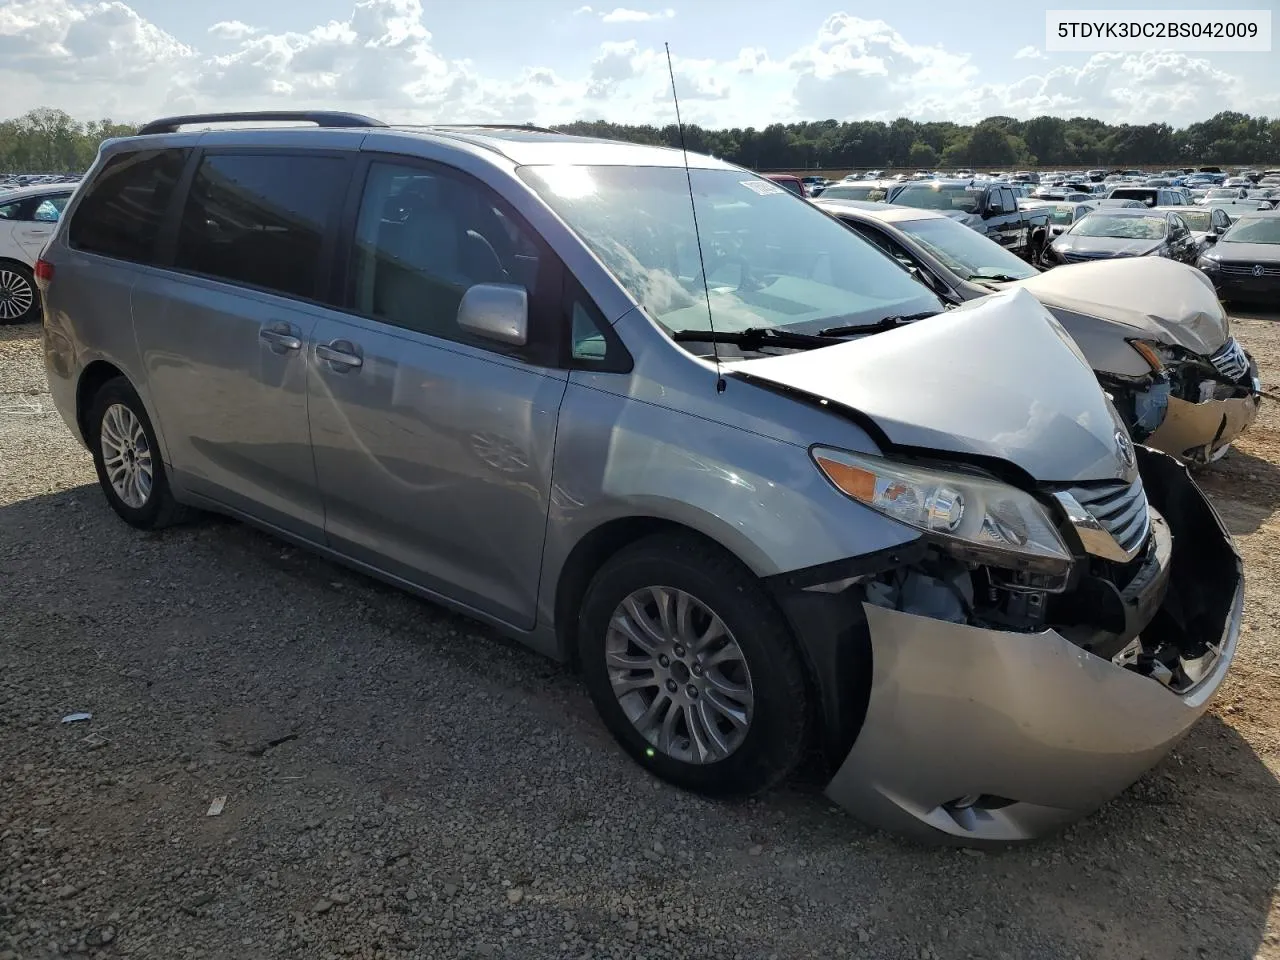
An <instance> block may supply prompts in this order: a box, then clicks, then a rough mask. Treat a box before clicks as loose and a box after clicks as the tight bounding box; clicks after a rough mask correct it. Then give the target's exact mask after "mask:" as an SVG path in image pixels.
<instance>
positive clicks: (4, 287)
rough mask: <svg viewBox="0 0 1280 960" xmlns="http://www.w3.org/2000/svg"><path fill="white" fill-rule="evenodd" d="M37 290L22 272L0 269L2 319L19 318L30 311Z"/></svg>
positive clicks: (0, 310) (0, 315)
mask: <svg viewBox="0 0 1280 960" xmlns="http://www.w3.org/2000/svg"><path fill="white" fill-rule="evenodd" d="M35 302H36V291H35V288H33V287H32V286H31V284H30V282H29V281H28V280H27V278H26V277H24V276H23V275H22V274H20V273H18V272H17V271H15V270H0V320H17V319H18V318H19V317H23V316H26V314H27V313H28V312H30V310H31V307H32V305H33V304H34V303H35Z"/></svg>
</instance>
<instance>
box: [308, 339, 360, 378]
mask: <svg viewBox="0 0 1280 960" xmlns="http://www.w3.org/2000/svg"><path fill="white" fill-rule="evenodd" d="M316 356H317V357H319V358H320V359H321V360H327V361H328V362H329V366H330V367H331V368H332V369H334V370H337V371H342V370H357V369H359V368H360V367H362V366H364V358H363V357H361V356H360V348H359V347H357V346H356V345H355V344H354V343H352V342H351V341H350V340H331V341H330V342H329V343H320V344H317V345H316Z"/></svg>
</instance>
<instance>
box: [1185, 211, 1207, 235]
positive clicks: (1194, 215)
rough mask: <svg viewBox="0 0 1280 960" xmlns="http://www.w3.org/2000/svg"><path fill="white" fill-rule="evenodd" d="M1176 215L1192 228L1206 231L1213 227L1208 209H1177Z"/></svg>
mask: <svg viewBox="0 0 1280 960" xmlns="http://www.w3.org/2000/svg"><path fill="white" fill-rule="evenodd" d="M1178 216H1180V217H1182V219H1183V220H1185V221H1187V226H1189V227H1190V228H1191V229H1192V230H1196V231H1198V232H1203V233H1208V232H1209V231H1210V230H1211V229H1213V224H1212V223H1211V221H1210V220H1209V211H1208V210H1179V211H1178Z"/></svg>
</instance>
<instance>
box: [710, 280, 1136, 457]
mask: <svg viewBox="0 0 1280 960" xmlns="http://www.w3.org/2000/svg"><path fill="white" fill-rule="evenodd" d="M726 369H728V370H731V371H732V372H734V373H735V374H736V375H739V376H743V377H746V378H748V379H756V380H762V381H767V382H771V383H775V384H779V385H781V386H784V387H786V388H788V389H790V390H793V391H797V392H800V393H805V394H808V395H810V396H813V397H816V398H818V399H822V400H828V401H831V402H833V403H836V404H839V405H840V406H842V407H845V408H847V409H851V410H856V411H858V412H859V413H861V414H863V415H865V416H867V417H869V418H871V419H872V420H873V421H874V422H875V423H876V425H877V426H879V428H880V429H881V430H882V431H883V432H884V434H885V435H886V436H887V437H888V439H889V441H890V442H891V443H892V444H894V445H900V446H907V447H920V448H926V449H929V450H934V451H941V452H944V453H945V452H952V453H967V454H977V455H981V456H986V457H995V458H998V459H1001V460H1006V461H1008V462H1010V463H1013V464H1016V465H1017V466H1019V467H1021V468H1022V469H1023V470H1025V471H1026V472H1027V473H1028V474H1030V475H1031V476H1032V477H1034V478H1035V479H1037V480H1039V481H1043V482H1076V481H1081V480H1113V479H1123V478H1126V476H1127V471H1126V470H1125V468H1124V466H1123V465H1122V464H1121V462H1120V459H1119V451H1118V444H1117V442H1116V431H1117V429H1120V430H1122V429H1123V427H1120V426H1119V425H1118V418H1117V417H1116V415H1115V412H1114V410H1113V409H1112V408H1111V405H1110V404H1109V403H1108V401H1107V399H1106V397H1105V396H1104V394H1103V392H1102V389H1101V388H1100V387H1099V386H1098V381H1097V379H1096V378H1095V377H1094V375H1093V372H1092V371H1091V370H1090V369H1089V365H1088V363H1086V362H1085V359H1084V357H1083V356H1082V355H1081V354H1080V351H1079V349H1078V348H1077V347H1076V345H1075V344H1074V343H1073V342H1072V340H1071V338H1070V337H1069V336H1068V335H1067V333H1066V331H1065V330H1063V328H1062V325H1061V324H1059V323H1058V321H1057V320H1055V319H1053V317H1052V316H1050V314H1049V313H1048V311H1047V310H1045V308H1044V307H1042V306H1041V305H1040V304H1039V303H1038V302H1037V301H1036V299H1035V298H1034V297H1033V296H1031V294H1029V293H1027V292H1026V291H1023V290H1013V291H1010V292H1007V293H999V294H993V295H992V296H990V297H984V298H982V299H980V300H972V301H970V302H969V303H966V304H964V305H963V306H960V307H958V308H956V309H955V310H950V311H948V312H946V313H944V314H941V315H939V316H937V317H931V318H930V319H928V320H925V321H922V322H919V323H913V324H910V325H909V326H905V327H899V328H898V329H896V330H890V331H887V332H885V333H879V334H875V335H873V336H867V337H862V338H861V339H858V340H853V341H850V342H848V343H840V344H836V345H834V346H830V347H824V348H821V349H818V350H808V351H801V352H796V353H790V354H785V355H783V356H777V357H764V358H761V359H758V360H746V361H742V362H740V363H733V364H731V365H730V364H726ZM815 440H817V441H820V440H821V438H820V437H817V438H815Z"/></svg>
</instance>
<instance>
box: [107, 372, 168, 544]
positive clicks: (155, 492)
mask: <svg viewBox="0 0 1280 960" xmlns="http://www.w3.org/2000/svg"><path fill="white" fill-rule="evenodd" d="M87 427H88V431H87V432H88V436H89V446H90V448H91V450H92V451H93V465H94V467H95V468H97V471H98V483H99V484H100V485H101V487H102V492H103V493H104V494H105V495H106V497H107V502H108V503H109V504H111V509H113V510H114V511H115V512H116V513H117V514H119V516H120V518H121V519H123V520H124V521H125V522H126V523H128V524H131V525H132V526H135V527H138V528H140V529H142V530H158V529H160V528H162V527H167V526H170V525H172V524H174V523H178V522H179V521H181V520H184V519H186V517H187V516H188V515H189V513H190V511H189V509H188V508H187V507H184V506H182V505H181V504H180V503H178V502H177V501H176V500H174V499H173V493H172V491H171V490H170V489H169V478H168V475H167V474H166V473H165V469H164V461H163V460H162V459H161V457H160V447H159V444H158V443H157V442H156V434H155V430H154V429H153V428H152V426H151V420H150V419H149V418H148V417H147V411H146V409H145V408H144V407H143V405H142V400H141V399H140V398H139V397H138V394H137V392H136V391H135V390H134V389H133V387H132V386H131V385H130V384H129V381H127V380H126V379H125V378H124V377H115V378H114V379H111V380H108V381H107V382H106V383H104V384H103V385H102V386H101V387H100V388H99V389H98V392H97V393H96V394H95V395H94V398H93V401H92V402H91V404H90V407H89V416H88V421H87Z"/></svg>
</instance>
